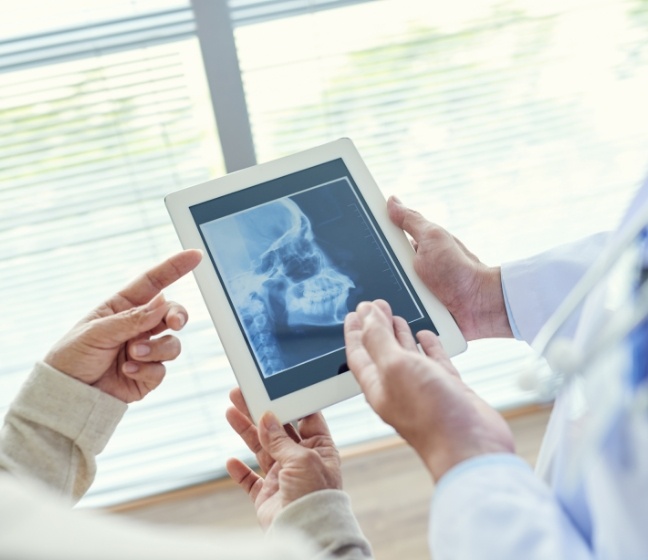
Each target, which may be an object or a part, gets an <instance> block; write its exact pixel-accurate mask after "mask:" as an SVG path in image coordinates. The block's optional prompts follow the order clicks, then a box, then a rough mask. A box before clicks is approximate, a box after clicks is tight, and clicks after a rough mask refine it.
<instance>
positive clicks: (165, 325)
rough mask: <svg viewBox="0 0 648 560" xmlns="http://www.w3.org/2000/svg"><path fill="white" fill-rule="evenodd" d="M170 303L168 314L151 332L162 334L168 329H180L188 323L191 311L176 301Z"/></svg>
mask: <svg viewBox="0 0 648 560" xmlns="http://www.w3.org/2000/svg"><path fill="white" fill-rule="evenodd" d="M168 305H169V310H168V311H167V314H166V315H165V316H164V318H163V319H162V322H161V323H160V324H159V325H157V326H156V327H155V328H153V329H152V330H151V334H153V335H155V334H160V333H161V332H164V331H165V330H167V329H171V330H174V331H179V330H182V328H183V327H184V326H185V325H186V324H187V321H188V320H189V313H187V310H186V309H185V307H184V306H183V305H180V304H179V303H176V302H175V301H169V302H168Z"/></svg>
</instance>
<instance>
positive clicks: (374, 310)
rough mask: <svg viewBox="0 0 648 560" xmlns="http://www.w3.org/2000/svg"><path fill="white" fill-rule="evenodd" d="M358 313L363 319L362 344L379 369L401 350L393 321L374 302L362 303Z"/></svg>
mask: <svg viewBox="0 0 648 560" xmlns="http://www.w3.org/2000/svg"><path fill="white" fill-rule="evenodd" d="M358 315H360V317H361V319H362V345H363V346H364V347H365V349H366V351H367V353H368V354H369V357H370V358H371V360H372V361H373V362H374V363H375V364H376V366H377V367H378V369H379V370H380V369H382V368H383V367H385V365H386V360H391V359H392V358H393V356H394V355H396V354H397V353H398V351H399V350H400V344H399V343H398V341H397V340H396V335H395V334H394V329H393V325H392V323H391V322H390V321H389V319H388V318H387V317H386V316H385V314H384V313H383V312H382V311H381V310H380V309H379V308H378V307H377V306H376V305H374V304H372V303H367V302H364V303H361V304H360V305H359V306H358Z"/></svg>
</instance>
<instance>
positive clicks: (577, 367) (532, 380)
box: [518, 204, 648, 400]
mask: <svg viewBox="0 0 648 560" xmlns="http://www.w3.org/2000/svg"><path fill="white" fill-rule="evenodd" d="M647 226H648V204H644V205H643V207H642V208H641V209H640V210H639V211H638V212H636V213H635V214H634V215H632V216H630V217H629V219H628V221H627V222H626V223H625V225H624V227H623V228H622V229H621V230H620V231H618V232H617V233H616V234H615V236H614V237H613V238H612V239H611V240H610V242H609V243H608V244H607V246H606V248H605V249H604V250H603V252H602V253H601V254H600V256H599V257H598V258H597V259H596V260H595V261H594V263H593V264H592V265H591V266H590V267H589V269H588V270H587V271H586V272H585V274H584V275H583V276H582V277H581V279H580V281H579V282H577V284H576V285H575V286H574V288H573V289H572V291H571V292H570V293H569V295H568V296H567V297H566V298H565V299H564V300H563V301H562V303H561V304H560V305H559V306H558V308H557V309H556V311H554V313H553V314H552V315H551V316H550V318H549V319H548V320H547V322H546V323H545V324H544V326H543V327H542V328H541V329H540V331H539V332H538V334H537V335H536V337H535V339H534V340H533V342H532V344H531V348H532V350H533V351H534V358H533V360H532V363H531V364H530V365H529V366H528V368H527V369H526V370H525V371H523V372H522V373H521V374H520V376H519V378H518V383H519V385H520V387H521V388H523V389H526V390H534V391H536V392H538V395H539V396H540V398H541V399H542V400H550V399H552V398H553V397H555V395H556V394H557V393H558V391H559V389H560V387H561V386H562V385H564V384H565V383H566V382H568V381H569V380H570V379H573V378H574V377H575V376H577V375H584V373H585V372H586V371H587V369H588V367H589V366H590V365H591V364H592V363H593V362H595V361H596V360H597V359H598V358H600V357H601V356H602V355H603V354H605V353H606V352H607V351H609V350H610V349H611V348H613V347H615V346H616V345H618V344H619V343H620V342H621V341H623V340H624V339H625V338H626V337H627V336H628V335H629V334H630V332H631V331H632V330H633V329H635V328H636V327H637V326H638V325H639V324H640V323H641V322H642V321H643V320H644V319H646V318H647V317H648V282H644V283H643V284H642V285H641V287H640V288H639V290H638V291H637V293H636V296H635V299H634V300H633V302H632V305H624V306H622V307H620V308H619V309H618V310H617V311H616V312H615V313H614V314H613V315H611V316H610V317H609V320H608V321H607V322H606V324H605V325H604V326H603V327H602V328H601V329H599V330H598V332H597V333H596V334H595V335H593V337H592V338H591V339H590V340H589V341H588V343H587V345H586V346H583V347H579V346H578V345H577V344H575V343H574V342H573V341H571V340H568V339H566V338H563V337H561V336H558V333H559V332H560V331H561V329H562V328H563V326H564V325H566V323H567V321H568V320H569V319H570V318H571V317H572V316H573V315H574V313H575V312H576V310H577V309H578V308H579V306H580V305H581V304H582V303H583V302H584V300H585V299H586V298H587V297H588V296H589V294H591V293H592V292H593V291H594V290H595V289H596V288H597V286H598V285H599V284H600V283H601V282H602V281H603V280H604V279H605V277H606V276H607V275H608V274H609V271H610V270H611V268H612V267H613V266H614V265H615V264H616V263H617V262H618V261H619V260H620V258H621V257H622V255H623V254H624V252H625V251H626V250H627V249H628V248H629V247H630V246H631V245H632V244H633V243H634V242H635V240H637V238H638V237H639V236H640V234H642V232H644V231H645V230H646V227H647Z"/></svg>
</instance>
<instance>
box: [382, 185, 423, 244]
mask: <svg viewBox="0 0 648 560" xmlns="http://www.w3.org/2000/svg"><path fill="white" fill-rule="evenodd" d="M387 212H388V213H389V219H390V220H391V221H392V222H393V223H394V225H397V226H398V227H399V228H401V229H402V230H404V231H406V232H407V233H409V234H410V235H411V236H412V238H413V239H414V241H418V240H419V239H420V237H421V235H422V234H423V231H424V230H425V228H426V227H427V226H428V224H429V222H428V221H427V220H426V219H425V218H424V217H423V216H422V215H421V214H420V213H419V212H417V211H416V210H412V209H411V208H408V207H407V206H404V205H403V203H402V202H401V201H400V200H399V199H398V198H396V197H395V196H390V197H389V200H388V201H387Z"/></svg>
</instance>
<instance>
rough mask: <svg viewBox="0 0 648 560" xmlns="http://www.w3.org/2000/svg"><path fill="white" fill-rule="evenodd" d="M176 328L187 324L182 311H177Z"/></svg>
mask: <svg viewBox="0 0 648 560" xmlns="http://www.w3.org/2000/svg"><path fill="white" fill-rule="evenodd" d="M178 324H179V327H178V328H180V329H181V328H182V327H184V326H185V325H186V324H187V317H186V315H185V314H184V313H178Z"/></svg>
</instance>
